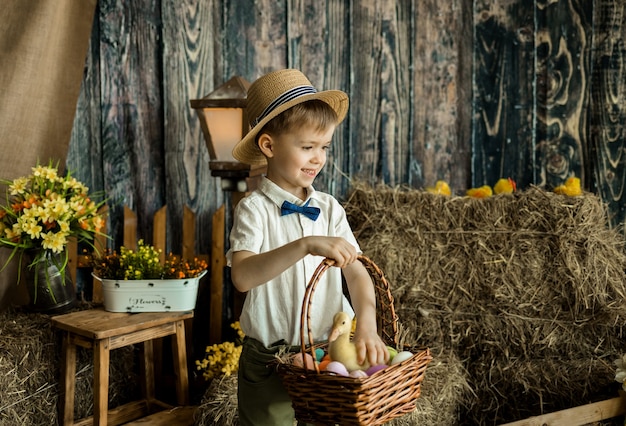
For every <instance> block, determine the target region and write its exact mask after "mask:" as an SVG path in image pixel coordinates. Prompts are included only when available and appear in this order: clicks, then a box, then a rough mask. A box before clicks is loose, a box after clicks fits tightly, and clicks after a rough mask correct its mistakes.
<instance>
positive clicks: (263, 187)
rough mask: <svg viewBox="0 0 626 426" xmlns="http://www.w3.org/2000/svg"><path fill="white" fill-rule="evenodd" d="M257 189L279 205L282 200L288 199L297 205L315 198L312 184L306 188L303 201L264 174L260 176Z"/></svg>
mask: <svg viewBox="0 0 626 426" xmlns="http://www.w3.org/2000/svg"><path fill="white" fill-rule="evenodd" d="M259 191H261V192H262V193H263V194H264V195H265V196H266V197H267V198H269V199H270V200H272V202H273V203H274V204H276V205H277V206H278V207H280V206H281V205H282V204H283V202H284V201H289V202H290V203H294V204H297V205H300V206H301V205H302V204H304V203H305V202H306V201H308V200H309V199H311V198H316V195H315V189H313V186H309V187H308V188H307V190H306V193H307V195H308V197H307V199H306V200H305V201H304V202H303V201H302V200H301V199H300V198H298V197H296V196H295V195H293V194H292V193H291V192H287V191H285V190H284V189H282V188H281V187H280V186H278V185H276V184H275V183H274V182H272V181H271V180H269V179H268V178H267V177H266V176H263V177H262V178H261V182H260V183H259Z"/></svg>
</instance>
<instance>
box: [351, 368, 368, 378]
mask: <svg viewBox="0 0 626 426" xmlns="http://www.w3.org/2000/svg"><path fill="white" fill-rule="evenodd" d="M349 376H350V377H352V378H353V379H362V378H365V377H367V373H366V372H365V371H363V370H354V371H351V372H350V374H349Z"/></svg>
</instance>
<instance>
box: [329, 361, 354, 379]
mask: <svg viewBox="0 0 626 426" xmlns="http://www.w3.org/2000/svg"><path fill="white" fill-rule="evenodd" d="M324 371H328V372H329V373H334V374H337V375H338V376H345V377H348V375H349V373H348V370H347V369H346V366H345V365H343V364H342V363H340V362H339V361H331V362H329V363H328V365H327V366H326V370H324Z"/></svg>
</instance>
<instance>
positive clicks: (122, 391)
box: [0, 310, 139, 426]
mask: <svg viewBox="0 0 626 426" xmlns="http://www.w3.org/2000/svg"><path fill="white" fill-rule="evenodd" d="M54 331H55V330H53V329H52V326H51V324H50V317H49V316H48V315H44V314H37V313H29V312H25V311H19V310H7V311H5V312H3V313H0V389H2V393H0V424H2V425H5V426H30V425H33V426H44V425H45V426H49V425H51V424H57V422H58V416H57V401H58V397H59V384H58V379H59V375H60V366H61V363H62V360H61V341H60V336H59V333H56V332H54ZM134 365H137V363H136V362H135V353H134V350H133V348H132V347H131V346H129V347H126V348H120V349H117V350H115V351H112V352H111V371H110V379H109V380H110V387H109V404H110V406H111V407H115V406H117V405H120V404H122V403H125V402H129V401H131V400H133V399H136V398H137V395H139V389H138V386H137V385H133V384H136V383H138V379H137V373H136V372H135V371H133V366H134ZM76 368H77V369H76V390H75V395H76V399H75V404H74V406H75V409H74V417H75V418H76V419H79V418H83V417H87V416H90V415H92V414H93V361H92V352H91V351H88V350H86V349H83V348H78V350H77V367H76Z"/></svg>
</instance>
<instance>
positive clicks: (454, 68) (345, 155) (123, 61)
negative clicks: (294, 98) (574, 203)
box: [68, 0, 626, 253]
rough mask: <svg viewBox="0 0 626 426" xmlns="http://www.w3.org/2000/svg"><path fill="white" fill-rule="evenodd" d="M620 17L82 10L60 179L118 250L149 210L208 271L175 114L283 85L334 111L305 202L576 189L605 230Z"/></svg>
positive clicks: (213, 184) (202, 207) (184, 134)
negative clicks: (298, 72) (128, 213)
mask: <svg viewBox="0 0 626 426" xmlns="http://www.w3.org/2000/svg"><path fill="white" fill-rule="evenodd" d="M624 15H625V14H624V4H623V1H622V0H555V1H545V0H535V1H527V0H506V1H504V0H502V1H498V2H493V1H489V0H473V1H471V2H470V1H464V0H446V1H440V0H407V1H404V0H397V1H395V2H394V1H388V0H345V1H344V0H328V1H325V2H324V1H318V0H283V1H270V0H259V1H254V2H252V1H246V0H232V1H227V0H213V1H200V0H141V1H133V2H125V1H122V0H100V1H99V3H98V10H97V13H96V18H95V22H94V27H93V36H92V40H91V48H90V52H89V56H88V58H87V61H86V66H85V76H84V80H83V87H82V92H81V98H80V101H79V105H78V110H77V116H76V120H75V126H74V133H73V137H72V141H71V144H70V145H71V146H70V154H69V158H68V163H69V166H70V168H72V169H73V170H75V171H76V175H77V176H78V177H80V178H82V179H83V180H85V181H87V182H88V184H89V185H90V186H91V187H92V188H93V189H105V190H106V192H107V195H108V197H109V198H110V200H111V204H112V219H111V221H112V229H113V234H114V236H115V237H116V241H117V243H118V244H119V243H120V241H121V240H120V236H119V233H120V232H121V222H120V221H121V206H122V205H123V204H127V205H129V206H130V207H131V208H132V209H133V210H135V211H137V213H138V220H139V227H138V229H139V233H140V235H141V236H143V237H145V238H146V239H148V240H149V239H150V235H151V225H150V223H151V217H152V214H153V213H154V212H155V211H156V210H157V209H158V208H160V207H161V206H162V205H164V204H167V205H168V218H169V219H168V236H169V248H170V249H171V250H174V251H177V250H180V243H179V241H180V234H181V231H180V223H181V219H182V206H183V205H185V204H187V205H189V206H190V207H191V208H192V210H194V211H195V212H196V214H197V215H198V220H199V224H198V226H197V232H198V235H197V244H198V247H197V250H198V251H199V252H202V253H208V252H209V251H210V246H211V239H210V228H211V216H212V214H213V213H214V212H215V210H216V209H217V208H218V207H219V206H220V205H221V204H222V203H223V202H224V200H225V199H226V200H227V197H225V195H224V194H223V193H222V191H221V189H220V186H219V182H218V181H217V179H216V178H213V177H211V176H210V171H209V168H208V153H207V150H206V147H205V143H204V140H203V138H202V133H201V130H200V126H199V123H198V121H197V118H196V116H195V114H194V111H193V110H192V109H191V108H190V106H189V100H190V99H195V98H200V97H202V96H204V95H206V94H207V93H209V92H211V91H212V90H213V89H214V88H215V87H217V86H218V85H220V84H221V83H222V82H224V81H226V80H227V79H229V78H230V77H231V76H233V75H241V76H243V77H244V78H246V79H247V80H249V81H253V80H254V79H255V78H256V77H258V76H259V75H261V74H263V73H265V72H267V71H270V70H274V69H278V68H283V67H295V68H300V69H302V70H303V71H304V72H305V74H307V75H308V76H309V77H310V79H311V80H312V82H313V84H314V85H316V86H318V87H320V88H339V89H342V90H345V91H347V92H348V93H349V94H350V96H351V110H350V113H349V116H348V118H347V119H346V121H345V122H344V123H343V124H342V125H341V127H340V128H338V131H337V132H336V137H335V139H334V145H333V148H332V153H331V161H330V162H329V164H328V165H327V167H326V170H325V172H324V173H323V175H322V176H321V177H320V178H319V180H318V181H317V185H316V186H317V188H318V189H321V190H325V191H330V192H332V193H334V194H335V195H336V196H337V197H338V198H340V199H342V198H344V197H345V196H346V195H347V193H348V191H349V185H350V179H354V178H359V179H366V180H368V181H370V182H372V183H375V182H385V183H388V184H408V185H411V186H413V187H417V188H420V187H424V186H428V185H432V184H433V183H434V182H435V181H436V180H437V179H445V180H447V181H448V182H449V183H450V184H451V186H452V187H453V190H454V191H455V192H456V193H457V194H463V193H464V192H465V190H466V189H467V188H468V187H470V186H479V185H483V184H490V185H493V184H494V183H495V181H496V180H497V179H498V178H500V177H507V176H510V177H512V178H514V179H516V180H517V181H518V183H519V186H520V187H521V188H524V187H526V186H528V185H530V184H537V185H541V186H544V187H546V188H551V187H553V186H555V185H558V184H560V183H562V182H563V181H564V180H565V179H566V178H567V177H568V176H571V175H576V176H578V177H581V178H582V180H583V183H584V186H585V188H587V189H588V190H592V191H597V192H598V193H599V194H600V195H601V196H602V197H603V198H604V199H605V200H606V201H607V203H608V205H609V208H610V212H611V215H612V219H613V224H615V225H621V224H622V223H623V222H624V214H625V213H624V211H625V208H624V205H625V204H626V202H625V199H624V179H625V170H626V168H625V167H624V160H623V153H624V146H623V145H624V140H625V134H624V126H625V121H626V113H625V108H626V92H625V85H626V78H625V77H626V75H625V70H626V64H625V58H626V55H625V47H624V40H625V38H626V21H625V19H626V18H625V16H624Z"/></svg>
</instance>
